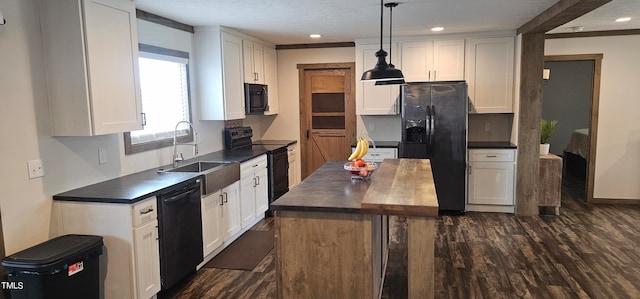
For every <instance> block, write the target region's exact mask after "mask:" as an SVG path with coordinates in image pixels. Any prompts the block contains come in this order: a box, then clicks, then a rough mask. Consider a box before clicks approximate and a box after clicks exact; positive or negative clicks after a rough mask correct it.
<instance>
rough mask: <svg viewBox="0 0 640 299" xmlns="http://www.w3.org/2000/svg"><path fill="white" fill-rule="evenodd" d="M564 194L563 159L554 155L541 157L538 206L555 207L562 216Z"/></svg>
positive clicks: (556, 211)
mask: <svg viewBox="0 0 640 299" xmlns="http://www.w3.org/2000/svg"><path fill="white" fill-rule="evenodd" d="M561 193H562V158H561V157H558V156H556V155H554V154H547V155H546V156H540V180H539V182H538V206H541V207H554V208H555V214H556V215H560V195H561Z"/></svg>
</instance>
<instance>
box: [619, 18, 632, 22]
mask: <svg viewBox="0 0 640 299" xmlns="http://www.w3.org/2000/svg"><path fill="white" fill-rule="evenodd" d="M629 21H631V18H629V17H625V18H617V19H616V22H629Z"/></svg>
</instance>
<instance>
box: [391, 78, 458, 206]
mask: <svg viewBox="0 0 640 299" xmlns="http://www.w3.org/2000/svg"><path fill="white" fill-rule="evenodd" d="M400 98H401V101H402V106H401V107H402V110H401V111H402V141H401V142H400V148H399V157H400V158H416V159H430V160H431V169H432V171H433V179H434V182H435V185H436V193H437V194H438V205H439V210H440V212H441V213H447V214H450V213H453V214H456V213H457V214H462V213H464V212H465V210H466V197H467V196H466V194H467V175H466V165H467V114H468V110H469V100H468V97H467V83H466V82H465V81H442V82H414V83H408V84H406V85H403V86H402V88H401V95H400Z"/></svg>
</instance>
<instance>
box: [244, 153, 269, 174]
mask: <svg viewBox="0 0 640 299" xmlns="http://www.w3.org/2000/svg"><path fill="white" fill-rule="evenodd" d="M260 168H267V155H262V156H260V157H257V158H253V159H251V160H249V161H247V162H243V163H242V164H240V177H241V178H243V177H245V176H246V175H247V174H251V173H253V172H254V171H255V170H257V169H260Z"/></svg>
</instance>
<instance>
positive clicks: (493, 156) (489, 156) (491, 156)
mask: <svg viewBox="0 0 640 299" xmlns="http://www.w3.org/2000/svg"><path fill="white" fill-rule="evenodd" d="M496 157H498V156H496V155H487V158H496Z"/></svg>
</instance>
